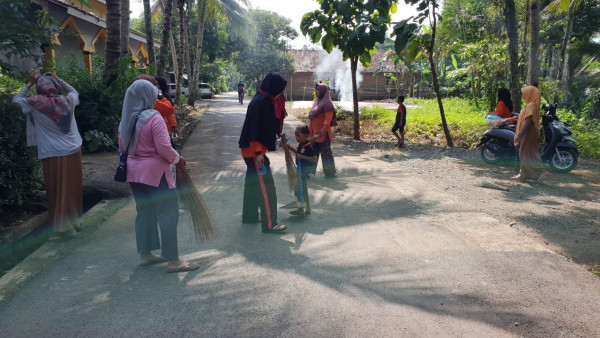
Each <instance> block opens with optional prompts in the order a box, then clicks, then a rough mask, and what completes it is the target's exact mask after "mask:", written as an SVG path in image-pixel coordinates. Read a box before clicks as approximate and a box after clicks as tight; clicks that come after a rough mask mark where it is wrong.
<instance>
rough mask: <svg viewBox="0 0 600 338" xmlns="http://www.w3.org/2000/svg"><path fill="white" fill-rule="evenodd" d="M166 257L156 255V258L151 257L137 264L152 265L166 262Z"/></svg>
mask: <svg viewBox="0 0 600 338" xmlns="http://www.w3.org/2000/svg"><path fill="white" fill-rule="evenodd" d="M167 260H168V259H166V258H164V257H162V256H157V257H156V258H153V259H151V260H149V261H147V262H144V263H140V264H139V266H148V265H153V264H159V263H164V262H166V261H167Z"/></svg>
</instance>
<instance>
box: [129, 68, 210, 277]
mask: <svg viewBox="0 0 600 338" xmlns="http://www.w3.org/2000/svg"><path fill="white" fill-rule="evenodd" d="M157 96H158V89H156V87H155V86H154V85H153V84H152V83H150V82H149V81H146V80H139V81H135V82H134V83H133V84H131V86H130V87H129V88H128V89H127V93H126V94H125V101H124V102H123V111H122V115H121V125H120V126H119V148H120V150H121V153H124V152H125V150H126V149H127V147H128V146H129V148H128V151H127V153H128V154H129V157H128V159H127V182H129V184H130V186H131V190H132V191H133V196H134V198H135V205H136V210H137V216H136V219H135V237H136V242H137V249H138V252H139V253H140V265H149V264H156V263H161V262H165V261H167V262H168V263H167V269H168V271H169V272H182V271H191V270H195V269H197V268H198V264H196V263H189V262H185V261H183V260H180V259H179V253H178V249H177V221H178V218H179V206H178V202H177V192H176V190H175V180H174V179H173V174H172V172H171V164H175V165H176V166H177V167H183V166H185V160H184V159H183V158H182V157H181V156H179V154H178V153H177V152H176V151H175V150H174V149H173V147H171V140H170V139H169V134H168V131H167V126H166V125H165V122H164V120H163V118H162V117H161V115H160V113H159V112H158V111H156V110H154V109H152V107H153V106H154V104H155V103H156V97H157ZM136 119H137V122H136ZM132 131H133V132H132ZM157 222H158V224H159V225H160V232H161V235H160V239H159V235H158V229H157ZM160 248H162V256H157V255H153V254H152V250H156V249H160Z"/></svg>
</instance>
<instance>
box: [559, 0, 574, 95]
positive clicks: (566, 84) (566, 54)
mask: <svg viewBox="0 0 600 338" xmlns="http://www.w3.org/2000/svg"><path fill="white" fill-rule="evenodd" d="M574 3H575V0H571V3H570V4H569V10H568V11H569V14H568V16H567V27H566V28H565V37H564V39H563V46H562V49H563V50H562V52H563V60H564V61H563V67H562V73H561V77H560V80H561V82H562V88H563V102H567V101H568V100H569V94H570V89H571V88H570V87H571V73H572V71H573V70H572V69H571V68H572V66H571V63H570V54H571V53H570V51H569V50H570V49H571V33H572V32H573V19H574V17H575V15H574V13H573V12H574V9H573V6H574ZM559 71H560V70H559Z"/></svg>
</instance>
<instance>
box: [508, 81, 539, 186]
mask: <svg viewBox="0 0 600 338" xmlns="http://www.w3.org/2000/svg"><path fill="white" fill-rule="evenodd" d="M521 93H523V99H524V100H525V106H524V107H523V109H522V110H521V114H520V115H519V120H518V121H517V129H516V131H515V146H516V145H518V146H519V159H520V161H521V169H520V171H519V174H518V175H517V176H514V177H512V178H511V179H513V180H517V181H524V180H526V179H529V178H535V177H536V176H537V175H539V173H541V172H542V170H543V165H544V164H543V163H542V159H541V157H540V151H539V147H538V138H539V137H540V108H541V105H542V93H540V90H539V89H537V88H536V87H533V86H527V87H525V88H522V89H521ZM546 176H548V172H547V171H546V172H544V173H543V174H542V175H541V176H539V179H538V181H541V180H543V179H544V178H546Z"/></svg>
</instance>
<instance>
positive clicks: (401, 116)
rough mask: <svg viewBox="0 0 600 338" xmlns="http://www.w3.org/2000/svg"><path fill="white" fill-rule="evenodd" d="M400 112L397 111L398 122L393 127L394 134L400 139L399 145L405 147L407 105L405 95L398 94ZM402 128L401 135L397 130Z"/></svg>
mask: <svg viewBox="0 0 600 338" xmlns="http://www.w3.org/2000/svg"><path fill="white" fill-rule="evenodd" d="M396 102H398V105H399V106H398V112H397V113H396V123H394V127H393V128H392V134H394V136H396V138H397V139H398V147H399V148H400V147H404V126H406V107H405V106H404V96H402V95H400V96H398V99H397V100H396ZM398 130H400V135H398V133H397V131H398Z"/></svg>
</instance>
